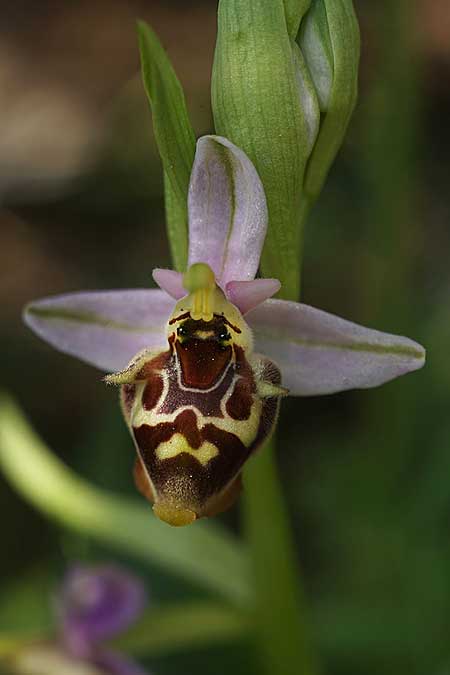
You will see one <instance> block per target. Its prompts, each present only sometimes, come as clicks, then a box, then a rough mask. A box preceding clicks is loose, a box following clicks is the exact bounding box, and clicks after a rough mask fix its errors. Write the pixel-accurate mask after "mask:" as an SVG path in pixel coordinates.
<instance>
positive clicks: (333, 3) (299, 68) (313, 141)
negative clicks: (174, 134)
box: [212, 0, 359, 298]
mask: <svg viewBox="0 0 450 675" xmlns="http://www.w3.org/2000/svg"><path fill="white" fill-rule="evenodd" d="M358 57H359V33H358V26H357V22H356V18H355V15H354V12H353V6H352V1H351V0H312V1H311V2H309V0H284V2H283V1H282V0H271V1H270V2H267V1H266V0H220V4H219V14H218V36H217V45H216V52H215V58H214V67H213V74H212V107H213V113H214V122H215V127H216V132H217V133H219V134H221V135H223V136H226V137H228V138H229V139H230V140H231V141H233V143H235V144H236V145H238V146H239V147H240V148H242V149H243V150H244V151H245V153H246V154H247V155H248V156H249V157H250V159H251V160H252V162H253V164H254V165H255V167H256V169H257V171H258V173H259V175H260V178H261V180H262V182H263V185H264V190H265V193H266V198H267V206H268V210H269V230H268V235H267V240H266V245H265V248H264V252H263V257H262V263H261V266H262V271H263V273H264V275H266V276H274V277H277V278H279V279H280V281H281V282H282V285H283V289H282V292H283V295H284V296H285V297H287V298H295V297H296V296H297V295H298V289H299V276H300V274H299V272H300V246H301V238H302V232H301V229H302V225H303V221H304V219H305V215H306V213H307V211H308V209H309V206H310V205H311V203H312V202H313V201H314V200H315V199H316V198H317V196H318V194H319V192H320V190H321V188H322V185H323V183H324V181H325V178H326V175H327V173H328V170H329V168H330V166H331V163H332V162H333V159H334V157H335V156H336V153H337V151H338V149H339V147H340V145H341V143H342V140H343V137H344V134H345V130H346V127H347V124H348V121H349V119H350V116H351V113H352V110H353V107H354V104H355V101H356V92H357V71H358Z"/></svg>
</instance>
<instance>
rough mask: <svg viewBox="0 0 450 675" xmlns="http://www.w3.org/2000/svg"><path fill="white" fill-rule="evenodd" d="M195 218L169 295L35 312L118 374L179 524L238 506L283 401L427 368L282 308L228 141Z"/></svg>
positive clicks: (207, 164)
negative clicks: (244, 480) (247, 469)
mask: <svg viewBox="0 0 450 675" xmlns="http://www.w3.org/2000/svg"><path fill="white" fill-rule="evenodd" d="M188 213H189V265H188V272H187V273H186V274H185V275H182V274H181V273H178V272H175V271H172V270H166V269H156V270H154V271H153V278H154V280H155V281H156V283H157V284H158V285H159V287H160V289H159V290H157V289H154V290H150V289H135V290H114V291H93V292H82V293H73V294H67V295H59V296H54V297H50V298H44V299H41V300H38V301H35V302H33V303H31V304H30V305H29V306H28V307H27V308H26V311H25V321H26V323H27V324H28V325H29V326H30V327H31V328H32V329H33V330H34V331H35V332H36V333H37V334H38V335H39V336H40V337H42V338H43V339H45V340H47V341H48V342H49V343H50V344H51V345H53V346H54V347H56V348H57V349H59V350H61V351H63V352H66V353H68V354H72V355H74V356H76V357H78V358H80V359H82V360H84V361H86V362H88V363H91V364H92V365H94V366H97V367H98V368H100V369H102V370H104V371H109V372H112V371H115V374H113V375H109V376H108V377H106V381H107V382H108V383H110V384H117V385H120V386H121V388H122V389H121V391H122V396H121V400H122V410H123V412H124V416H125V419H126V421H127V424H128V426H129V428H130V431H131V434H132V436H133V439H134V442H135V446H136V450H137V460H136V465H135V479H136V483H137V486H138V488H139V489H140V490H141V492H142V493H143V494H144V495H145V496H146V497H147V498H148V499H149V500H150V501H152V502H154V511H155V513H156V515H158V517H160V518H161V519H163V520H165V521H167V522H169V523H170V524H172V525H184V524H188V523H191V522H193V521H194V520H195V519H196V518H198V517H201V516H207V515H212V514H214V513H217V512H219V511H221V510H223V509H225V508H227V507H228V506H229V505H230V504H231V503H232V502H233V501H234V499H235V498H236V495H237V494H238V492H239V486H240V478H239V476H240V472H241V469H242V466H243V464H244V462H245V461H246V459H247V458H248V457H249V455H250V454H252V453H253V452H254V451H255V450H256V449H257V448H258V447H259V446H260V445H261V443H262V442H263V441H264V439H265V438H267V436H268V434H270V432H271V430H272V428H273V426H274V424H275V421H276V417H277V411H278V404H279V400H280V397H281V396H284V395H287V394H289V395H291V396H313V395H319V394H332V393H335V392H339V391H344V390H347V389H363V388H367V387H375V386H378V385H380V384H383V383H384V382H387V381H388V380H391V379H393V378H395V377H398V376H400V375H403V374H405V373H408V372H410V371H413V370H416V369H418V368H420V367H422V365H423V364H424V359H425V352H424V349H423V348H422V347H421V346H420V345H419V344H417V343H416V342H413V341H412V340H410V339H408V338H406V337H399V336H396V335H391V334H388V333H382V332H379V331H377V330H372V329H370V328H364V327H362V326H359V325H357V324H355V323H352V322H350V321H347V320H345V319H342V318H339V317H337V316H334V315H333V314H329V313H327V312H324V311H321V310H319V309H315V308H314V307H310V306H308V305H304V304H300V303H296V302H290V301H286V300H278V299H272V297H271V296H273V295H274V294H275V293H276V292H277V291H278V290H279V288H280V283H279V282H278V281H277V280H276V279H256V278H255V276H256V273H257V271H258V267H259V261H260V256H261V252H262V248H263V244H264V239H265V236H266V231H267V221H268V216H267V208H266V200H265V196H264V190H263V187H262V184H261V181H260V179H259V177H258V174H257V172H256V170H255V168H254V166H253V165H252V163H251V162H250V160H249V159H248V157H247V156H246V155H245V154H244V153H243V152H242V151H241V150H240V149H239V148H238V147H236V146H235V145H233V144H232V143H231V142H230V141H228V140H227V139H225V138H222V137H219V136H204V137H202V138H200V139H199V140H198V143H197V150H196V155H195V160H194V164H193V169H192V174H191V179H190V186H189V196H188Z"/></svg>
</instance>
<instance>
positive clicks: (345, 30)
mask: <svg viewBox="0 0 450 675" xmlns="http://www.w3.org/2000/svg"><path fill="white" fill-rule="evenodd" d="M297 42H298V44H299V45H300V49H301V50H302V52H303V55H304V57H305V60H306V63H307V65H308V68H309V72H310V74H311V77H312V80H313V82H314V87H315V89H316V92H317V98H318V101H319V105H320V110H321V112H322V119H321V123H320V130H319V135H318V137H317V141H316V144H315V146H314V150H313V152H312V155H311V157H310V160H309V162H308V166H307V171H306V175H305V180H304V186H303V189H304V194H305V197H306V198H307V199H308V200H310V201H315V200H316V199H317V197H318V196H319V194H320V191H321V189H322V186H323V183H324V181H325V179H326V176H327V174H328V171H329V169H330V167H331V164H332V163H333V160H334V158H335V157H336V154H337V152H338V150H339V148H340V146H341V144H342V141H343V139H344V135H345V132H346V129H347V125H348V123H349V120H350V117H351V114H352V112H353V108H354V107H355V103H356V97H357V89H358V65H359V28H358V22H357V20H356V16H355V13H354V10H353V4H352V0H313V1H312V4H311V8H310V10H309V12H308V13H307V15H306V17H305V19H304V21H303V22H302V25H301V27H300V32H299V35H298V37H297Z"/></svg>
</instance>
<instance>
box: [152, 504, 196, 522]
mask: <svg viewBox="0 0 450 675" xmlns="http://www.w3.org/2000/svg"><path fill="white" fill-rule="evenodd" d="M153 511H154V513H155V516H157V517H158V518H159V519H160V520H163V521H164V522H165V523H168V524H169V525H172V526H173V527H182V526H183V525H190V524H191V523H193V522H194V520H197V514H196V513H195V511H191V509H184V508H179V507H177V506H174V505H173V504H166V503H164V502H160V503H158V504H155V505H154V506H153Z"/></svg>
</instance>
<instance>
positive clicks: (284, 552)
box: [243, 200, 317, 675]
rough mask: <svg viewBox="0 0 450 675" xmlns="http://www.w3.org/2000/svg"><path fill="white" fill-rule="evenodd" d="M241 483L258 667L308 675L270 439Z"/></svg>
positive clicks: (300, 601)
mask: <svg viewBox="0 0 450 675" xmlns="http://www.w3.org/2000/svg"><path fill="white" fill-rule="evenodd" d="M309 209H310V204H309V202H307V201H306V200H303V201H302V210H301V212H300V214H299V228H301V231H302V232H303V229H304V223H305V221H306V218H307V215H308V213H309ZM300 261H301V256H300V253H299V258H298V266H297V269H296V270H292V272H291V273H292V274H297V275H298V276H299V275H300ZM294 285H295V284H294ZM283 297H285V296H283ZM289 299H294V300H295V299H296V298H289ZM244 488H245V489H244V504H243V506H244V513H243V518H244V527H245V531H246V537H247V541H248V545H249V553H250V560H251V565H252V579H253V587H254V589H253V590H254V593H253V597H254V598H255V601H254V614H255V622H256V641H257V645H256V647H257V650H258V656H259V660H260V667H261V671H259V672H262V671H263V672H267V673H270V674H271V675H275V674H277V673H279V674H280V675H312V673H315V672H317V667H316V664H315V663H314V658H313V654H312V649H311V640H310V634H309V633H310V631H309V627H308V619H307V610H306V603H305V599H304V593H303V587H302V581H301V576H300V569H299V564H298V560H297V555H296V551H295V544H294V538H293V534H292V531H291V526H290V522H289V515H288V512H287V508H286V504H285V500H284V495H283V488H282V486H281V483H280V478H279V475H278V470H277V466H276V457H275V441H274V439H273V438H272V440H271V441H269V442H268V443H267V444H266V446H265V447H264V448H262V450H260V451H259V452H258V453H257V454H256V455H255V456H254V457H253V458H252V459H251V460H250V462H249V464H248V466H247V468H246V470H245V472H244Z"/></svg>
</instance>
